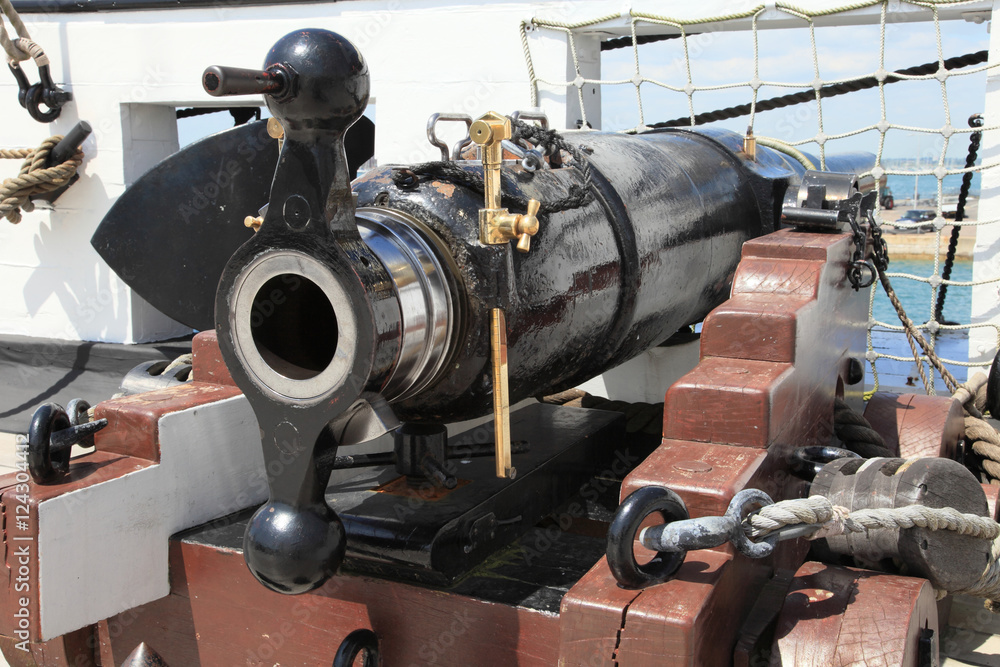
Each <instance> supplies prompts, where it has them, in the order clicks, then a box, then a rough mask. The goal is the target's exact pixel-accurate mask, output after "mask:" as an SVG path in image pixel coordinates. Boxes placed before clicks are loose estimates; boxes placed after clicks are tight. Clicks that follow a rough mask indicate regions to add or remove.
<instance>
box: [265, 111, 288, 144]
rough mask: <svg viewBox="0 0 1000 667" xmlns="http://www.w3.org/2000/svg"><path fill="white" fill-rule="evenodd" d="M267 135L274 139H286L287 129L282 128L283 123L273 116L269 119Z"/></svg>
mask: <svg viewBox="0 0 1000 667" xmlns="http://www.w3.org/2000/svg"><path fill="white" fill-rule="evenodd" d="M267 134H268V136H270V137H271V138H272V139H284V138H285V128H284V127H282V125H281V121H280V120H278V119H277V118H275V117H274V116H271V117H270V118H268V119H267Z"/></svg>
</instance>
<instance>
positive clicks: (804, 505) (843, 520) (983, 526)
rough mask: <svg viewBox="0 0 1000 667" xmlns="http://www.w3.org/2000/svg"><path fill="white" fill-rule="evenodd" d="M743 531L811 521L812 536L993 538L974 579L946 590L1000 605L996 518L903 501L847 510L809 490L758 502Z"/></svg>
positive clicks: (755, 533)
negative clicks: (889, 533)
mask: <svg viewBox="0 0 1000 667" xmlns="http://www.w3.org/2000/svg"><path fill="white" fill-rule="evenodd" d="M746 524H747V526H748V530H747V533H748V534H749V536H750V537H752V538H754V539H759V538H761V537H766V536H767V535H769V534H771V533H774V532H776V531H779V530H781V529H783V528H787V527H790V526H800V525H816V524H820V529H819V530H818V531H817V532H815V533H812V534H811V535H808V536H805V537H804V539H807V540H816V539H820V538H826V537H834V536H837V535H844V534H847V533H867V532H868V531H871V530H879V529H883V528H890V529H899V530H907V529H909V528H925V529H927V530H932V531H935V530H950V531H954V532H956V533H958V534H960V535H968V536H970V537H973V538H977V539H987V540H992V541H993V546H992V551H991V553H992V557H991V558H990V562H989V563H988V564H987V566H986V569H985V570H984V571H983V573H982V575H980V578H979V581H978V582H976V583H975V584H973V585H972V586H970V587H969V588H964V589H959V590H954V591H947V592H949V593H963V594H966V595H973V596H976V597H981V598H985V599H986V600H987V601H988V602H987V606H988V607H989V608H990V609H996V608H998V607H1000V605H997V603H996V602H994V601H997V600H1000V524H997V522H996V521H994V520H993V519H991V518H989V517H984V516H978V515H976V514H965V513H962V512H959V511H958V510H956V509H953V508H951V507H943V508H934V507H924V506H923V505H908V506H906V507H896V508H884V509H863V510H855V511H853V512H851V511H850V510H848V509H847V508H846V507H841V506H839V505H834V504H833V503H832V502H831V501H830V499H829V498H827V497H825V496H810V497H809V498H798V499H794V500H782V501H781V502H777V503H774V504H773V505H767V506H766V507H762V508H760V510H758V511H757V512H756V513H754V514H751V515H750V516H749V517H747V519H746Z"/></svg>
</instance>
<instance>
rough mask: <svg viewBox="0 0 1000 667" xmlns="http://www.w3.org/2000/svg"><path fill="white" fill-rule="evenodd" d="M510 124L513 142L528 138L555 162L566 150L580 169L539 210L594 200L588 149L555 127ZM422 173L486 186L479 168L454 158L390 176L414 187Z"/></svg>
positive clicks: (506, 197) (516, 201)
mask: <svg viewBox="0 0 1000 667" xmlns="http://www.w3.org/2000/svg"><path fill="white" fill-rule="evenodd" d="M511 124H512V125H513V128H514V131H513V134H512V135H511V140H512V141H514V142H515V143H517V142H519V141H522V140H524V141H529V142H531V143H532V144H534V145H535V146H536V147H539V148H541V149H542V150H543V152H544V153H545V154H546V155H549V156H550V159H551V160H552V161H553V162H557V160H558V155H559V151H561V150H563V151H566V152H567V153H569V154H570V155H571V156H572V157H573V166H575V167H576V168H577V169H579V170H580V173H581V174H582V176H583V185H576V184H573V185H571V186H569V191H568V192H567V194H566V196H565V197H562V198H560V199H555V200H552V201H546V202H542V205H541V207H540V208H539V213H559V212H560V211H568V210H571V209H575V208H580V207H582V206H586V205H587V204H589V203H590V202H591V201H592V200H593V198H594V194H593V192H592V191H591V188H592V184H593V179H592V177H591V173H590V170H591V167H590V161H589V160H588V159H587V156H586V155H585V151H587V149H586V148H585V147H583V146H573V145H571V144H569V143H567V142H566V140H565V139H563V138H562V136H560V135H559V133H558V132H556V131H555V130H545V129H542V128H540V127H538V126H536V125H530V124H528V123H524V122H522V121H516V120H512V121H511ZM422 176H426V177H430V178H436V179H438V180H442V181H446V182H448V183H454V184H456V185H461V186H464V187H466V188H469V189H470V190H472V191H473V192H476V193H478V194H483V192H484V187H485V186H484V184H483V176H482V173H481V171H479V172H476V171H467V170H466V169H464V168H463V167H462V166H461V165H459V164H458V163H457V162H445V161H435V162H423V163H420V164H415V165H412V166H410V167H401V168H397V169H395V170H393V174H392V180H393V182H394V183H395V184H396V185H398V186H399V187H402V188H414V187H416V186H417V185H419V183H420V178H421V177H422ZM501 199H502V201H503V202H504V203H506V204H507V205H508V206H510V207H511V208H515V209H522V210H523V209H526V208H527V207H528V198H527V197H524V196H522V195H518V194H514V193H511V192H507V191H506V190H504V191H502V192H501Z"/></svg>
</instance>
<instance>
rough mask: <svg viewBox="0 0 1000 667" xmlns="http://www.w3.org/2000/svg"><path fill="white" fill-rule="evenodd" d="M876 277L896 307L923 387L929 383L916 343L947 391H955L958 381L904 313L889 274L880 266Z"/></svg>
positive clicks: (926, 386)
mask: <svg viewBox="0 0 1000 667" xmlns="http://www.w3.org/2000/svg"><path fill="white" fill-rule="evenodd" d="M878 277H879V280H880V281H881V282H882V287H883V289H885V294H886V296H888V297H889V301H890V302H891V303H892V307H893V308H895V309H896V315H898V316H899V321H900V322H901V323H902V325H903V330H904V331H905V332H906V340H907V341H908V342H909V343H910V350H912V351H913V358H914V359H915V360H916V362H917V368H918V370H919V371H920V379H921V380H923V383H924V387H925V388H928V387H929V386H930V385H929V383H928V380H927V376H926V375H924V365H923V361H922V360H921V359H920V353H919V352H918V351H917V347H916V346H917V344H919V345H920V347H921V348H922V349H923V351H924V354H925V355H926V356H927V360H928V361H930V363H931V365H932V366H934V369H935V370H937V372H938V373H939V374H940V375H941V379H943V380H944V383H945V384H946V385H948V391H951V392H953V393H954V392H955V390H956V389H958V381H957V380H956V379H955V376H953V375H952V374H951V372H950V371H949V370H948V369H947V368H945V366H944V363H943V362H942V361H941V359H940V357H938V356H937V354H935V353H934V348H932V347H931V346H930V345H929V344H928V343H927V341H926V340H925V339H924V337H923V335H921V333H920V331H919V330H918V329H917V327H916V325H915V324H914V323H913V320H911V319H910V318H909V316H908V315H907V314H906V310H905V309H904V308H903V304H902V303H901V302H900V301H899V297H898V296H896V290H894V289H893V288H892V283H891V282H890V281H889V276H888V275H887V274H886V272H885V270H884V269H882V268H879V269H878Z"/></svg>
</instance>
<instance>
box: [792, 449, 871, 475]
mask: <svg viewBox="0 0 1000 667" xmlns="http://www.w3.org/2000/svg"><path fill="white" fill-rule="evenodd" d="M860 458H861V455H860V454H856V453H855V452H852V451H851V450H849V449H842V448H840V447H829V446H818V445H817V446H812V447H799V448H797V449H795V450H793V451H792V453H791V454H789V455H788V465H789V467H790V468H791V471H792V474H793V475H795V476H796V477H798V478H800V479H804V480H806V481H807V482H811V481H813V479H815V478H816V475H817V474H819V471H820V470H822V469H823V466H825V465H826V464H827V463H830V462H831V461H836V460H837V459H860Z"/></svg>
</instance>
